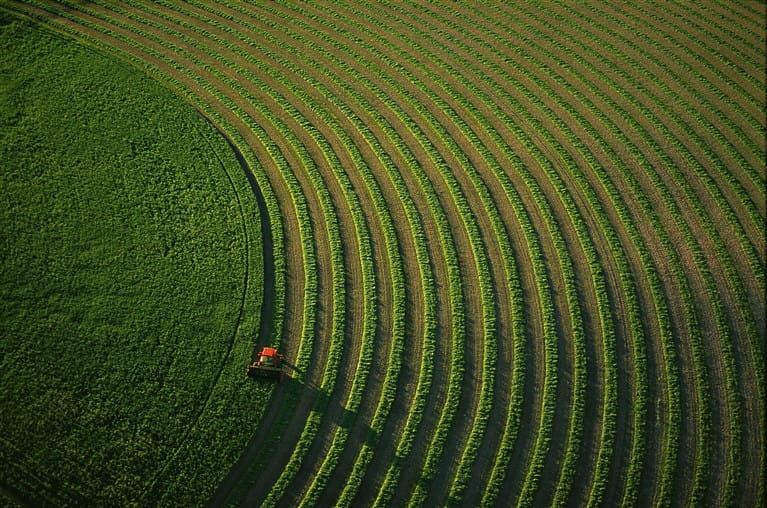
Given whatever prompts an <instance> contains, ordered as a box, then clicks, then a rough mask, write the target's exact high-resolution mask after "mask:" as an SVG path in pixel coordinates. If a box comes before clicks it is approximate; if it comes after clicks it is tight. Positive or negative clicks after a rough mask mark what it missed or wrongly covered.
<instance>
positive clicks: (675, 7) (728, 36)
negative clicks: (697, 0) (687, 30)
mask: <svg viewBox="0 0 767 508" xmlns="http://www.w3.org/2000/svg"><path fill="white" fill-rule="evenodd" d="M700 7H701V8H699V9H697V10H696V19H689V18H688V19H686V20H685V22H686V24H688V25H689V26H691V27H692V28H693V29H695V30H696V31H700V33H703V34H705V35H706V38H707V40H710V41H714V42H715V43H716V45H717V47H720V48H730V50H731V51H733V52H734V53H736V54H737V55H738V56H739V57H740V58H742V59H743V61H744V62H747V63H749V64H751V65H753V66H761V65H762V64H763V62H762V57H761V51H762V49H763V48H762V47H761V44H759V45H758V46H757V45H755V44H754V43H753V42H751V41H749V40H748V39H746V38H745V37H743V36H742V35H741V34H740V33H738V32H736V31H733V30H730V29H728V28H726V27H724V26H722V25H721V24H719V23H718V20H720V19H721V20H722V21H723V22H726V23H728V24H729V25H731V26H735V25H739V24H740V23H742V22H743V21H745V20H744V19H735V18H732V17H730V16H728V15H727V14H725V13H722V12H716V13H713V12H712V13H711V16H709V15H707V13H708V11H709V10H710V9H711V8H712V7H711V6H707V5H701V6H700ZM666 8H667V9H669V12H672V13H674V15H675V16H677V17H678V19H680V20H681V18H682V16H683V12H684V7H682V6H680V5H679V3H678V2H669V4H668V5H667V6H666ZM680 9H681V11H680ZM696 21H701V22H702V23H696ZM706 27H711V28H712V29H714V30H717V31H718V32H719V33H722V34H723V35H725V37H721V36H719V35H717V34H716V33H714V32H710V31H708V30H707V29H706ZM749 33H750V35H751V36H752V37H753V38H755V39H760V37H761V36H758V35H756V34H754V33H753V32H749ZM736 41H737V43H739V44H740V45H741V46H745V47H746V48H748V49H749V50H750V51H751V52H752V53H753V54H754V55H752V56H749V55H747V54H746V52H745V51H743V50H741V49H738V45H737V44H736Z"/></svg>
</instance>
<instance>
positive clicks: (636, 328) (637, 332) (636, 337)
mask: <svg viewBox="0 0 767 508" xmlns="http://www.w3.org/2000/svg"><path fill="white" fill-rule="evenodd" d="M504 33H505V32H504ZM509 33H511V34H515V33H514V31H511V32H509ZM515 35H517V37H524V36H520V35H519V34H515ZM531 39H532V38H531ZM518 40H519V39H518ZM528 42H530V41H528ZM539 49H540V48H539ZM525 55H526V56H529V53H528V52H525ZM541 70H544V69H541ZM549 72H550V71H549ZM537 81H538V84H539V86H540V85H541V82H540V80H537ZM546 92H547V96H548V97H553V98H556V97H557V95H556V94H555V93H554V92H553V90H551V89H550V88H547V89H546ZM558 102H559V101H558ZM560 105H562V103H560ZM563 107H566V106H563ZM566 109H568V112H569V113H570V114H572V115H575V111H574V110H573V108H572V107H569V108H567V107H566ZM547 115H548V116H549V118H550V119H551V120H552V121H553V122H555V124H559V125H558V130H559V131H561V132H563V133H567V134H568V137H569V140H570V142H572V143H574V146H576V147H578V148H579V151H580V152H581V154H582V155H583V156H584V158H585V160H587V161H591V162H590V166H591V169H592V171H597V172H598V173H600V179H601V180H602V183H603V185H607V183H608V182H609V180H607V173H606V172H605V171H604V169H603V168H601V166H600V165H599V164H597V163H596V161H594V160H593V156H592V155H591V154H590V153H589V152H588V151H587V150H586V149H585V147H583V144H582V142H580V141H579V140H578V139H577V137H575V136H574V135H573V134H572V132H570V131H569V129H568V128H567V126H566V125H564V124H562V122H561V121H560V120H558V119H557V118H556V116H555V115H553V114H552V113H551V112H550V111H549V112H548V113H547ZM580 123H581V125H582V126H585V127H587V128H588V124H587V123H584V122H583V120H581V121H580ZM591 132H592V133H594V130H593V128H591ZM595 139H599V136H598V135H595ZM613 163H614V164H615V167H621V166H622V164H621V163H620V161H617V160H616V159H615V157H613ZM610 187H612V190H610V191H609V194H610V195H611V196H612V203H611V204H612V205H613V207H614V208H615V209H616V210H618V211H621V215H622V222H623V224H624V225H625V226H626V227H628V228H629V230H630V231H631V237H632V240H633V242H634V243H635V245H638V247H639V248H641V249H642V250H644V251H645V254H646V247H644V245H642V240H641V238H640V237H639V234H638V232H637V231H636V228H635V227H634V226H633V222H632V219H631V217H630V216H628V215H627V211H626V210H625V207H623V206H621V203H622V199H621V198H620V197H619V196H618V195H617V193H616V190H615V189H614V186H612V185H611V184H610ZM584 191H586V188H584ZM590 200H591V202H592V207H593V208H594V209H598V200H596V199H595V198H593V197H592V198H590ZM600 215H601V213H600ZM602 220H603V219H601V218H600V221H602ZM604 229H605V231H608V229H607V228H604ZM609 234H610V236H612V235H613V234H614V233H612V232H611V233H609ZM608 240H609V241H610V243H611V245H614V246H615V247H614V248H613V251H614V252H615V253H616V254H617V253H619V252H620V248H619V245H618V243H616V239H615V238H614V237H613V238H612V239H610V238H608ZM621 257H623V256H621ZM643 257H644V264H645V266H646V267H648V266H651V261H649V260H648V258H647V257H646V256H643ZM619 263H620V265H623V267H622V269H621V271H622V276H621V277H622V279H623V280H624V294H625V295H626V297H627V298H629V299H630V301H631V302H630V305H631V306H632V307H633V308H634V309H635V310H634V316H635V318H634V319H633V320H632V323H631V324H632V327H631V328H632V335H633V341H634V346H635V351H636V355H637V358H638V359H640V360H639V361H641V363H642V367H641V369H640V372H641V371H643V369H644V367H643V365H644V361H645V360H644V358H645V355H644V353H643V352H642V349H643V347H642V344H641V342H638V341H641V340H642V339H641V337H642V329H641V323H640V322H638V321H637V319H636V314H635V313H636V312H637V311H636V307H635V306H636V303H635V298H636V296H635V295H634V292H633V291H632V290H631V286H630V285H629V284H628V281H627V280H626V279H627V278H629V277H630V275H629V274H628V271H627V270H628V267H627V266H626V265H625V263H626V260H625V258H624V259H623V260H619ZM620 265H619V266H620ZM653 275H655V274H654V268H653ZM656 301H659V303H660V304H662V300H656ZM662 305H663V304H662ZM640 375H641V376H642V377H644V374H640ZM642 386H644V383H642ZM637 390H641V389H640V388H638V389H637ZM635 396H636V397H638V398H640V400H642V401H644V400H645V399H644V397H645V396H644V394H643V393H642V392H641V391H637V392H636V393H635ZM644 411H645V410H644V407H643V406H642V407H641V409H639V410H638V412H637V413H635V420H634V421H635V422H636V423H637V424H639V422H641V421H642V420H641V419H639V418H643V417H644V414H645V413H644ZM633 447H634V449H635V450H637V451H638V452H639V451H640V450H643V448H644V444H643V440H642V441H637V437H636V436H635V440H634V444H633ZM636 457H641V454H638V455H633V456H632V466H633V467H632V469H633V472H632V474H631V475H630V476H631V478H633V479H632V481H631V485H633V486H636V484H637V483H638V471H639V469H638V467H639V466H638V464H637V462H636V461H635V460H634V459H636ZM627 488H628V487H627Z"/></svg>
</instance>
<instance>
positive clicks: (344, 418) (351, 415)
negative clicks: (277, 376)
mask: <svg viewBox="0 0 767 508" xmlns="http://www.w3.org/2000/svg"><path fill="white" fill-rule="evenodd" d="M282 365H283V367H284V369H285V371H286V376H285V377H284V379H283V380H282V381H281V382H280V386H279V387H278V389H281V390H285V391H286V392H288V393H287V394H286V395H288V396H290V395H293V396H294V397H295V394H298V397H299V398H300V399H303V400H306V399H309V400H313V401H314V403H313V405H312V407H311V409H315V410H319V411H320V412H322V413H323V414H324V416H323V420H324V423H323V425H328V424H329V425H330V426H333V427H335V426H338V427H341V428H344V429H347V430H351V429H352V428H354V434H362V435H364V436H367V438H366V439H365V440H366V441H368V440H369V441H372V442H375V441H376V440H377V436H376V435H371V434H374V433H373V431H372V429H371V428H370V426H369V425H362V424H360V422H359V421H358V416H359V414H358V411H352V410H350V409H348V408H346V406H344V405H343V404H342V401H339V400H334V399H333V397H332V393H331V392H329V391H328V390H325V389H323V388H322V387H321V386H319V385H317V384H316V383H314V382H312V381H302V380H301V379H302V378H305V377H306V372H304V371H303V370H302V369H300V368H298V367H297V366H296V365H294V364H292V363H290V362H289V361H287V360H283V362H282ZM299 404H300V402H299Z"/></svg>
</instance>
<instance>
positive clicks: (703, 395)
mask: <svg viewBox="0 0 767 508" xmlns="http://www.w3.org/2000/svg"><path fill="white" fill-rule="evenodd" d="M616 130H617V129H616ZM688 239H690V240H691V239H692V238H691V237H690V236H689V235H688ZM668 247H669V248H670V244H669V245H668ZM669 250H671V249H669ZM679 276H680V277H684V274H683V273H682V272H681V269H679ZM686 300H687V302H686V305H687V308H688V309H690V308H691V307H692V306H693V303H692V298H691V295H690V293H689V289H686ZM687 312H688V316H689V315H690V313H691V311H689V310H688V311H687ZM692 312H694V311H692ZM693 323H694V322H693ZM693 328H695V325H694V324H693ZM692 339H693V340H692V342H693V345H694V348H695V352H694V354H695V356H696V359H695V362H696V372H697V374H696V375H698V376H700V375H702V374H701V371H703V370H705V365H704V364H703V361H702V359H701V354H702V353H701V345H700V344H699V340H700V339H699V331H698V332H694V335H693V337H692ZM706 385H707V383H706V382H705V381H704V380H702V379H700V378H699V383H698V397H699V400H700V401H701V403H702V404H707V402H708V398H709V396H708V392H707V391H706V388H705V386H706ZM705 422H707V417H704V423H702V424H701V428H702V429H703V430H702V432H703V433H706V432H708V430H707V429H706V427H707V426H708V425H709V424H708V423H705ZM701 441H702V444H701V445H700V446H704V443H705V442H706V438H705V436H704V438H703V439H702V440H701ZM707 455H708V452H706V451H699V458H700V459H701V460H702V463H703V467H702V468H699V470H698V477H697V481H696V484H697V489H700V488H702V487H705V475H706V474H707V471H706V470H705V464H707V459H706V458H705V457H707Z"/></svg>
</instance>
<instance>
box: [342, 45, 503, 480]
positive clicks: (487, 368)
mask: <svg viewBox="0 0 767 508" xmlns="http://www.w3.org/2000/svg"><path fill="white" fill-rule="evenodd" d="M357 60H358V61H361V59H359V58H358V59H357ZM411 105H413V106H414V107H416V109H419V108H420V105H415V104H411ZM419 113H421V115H422V116H423V117H426V118H428V116H427V112H426V111H425V110H420V111H419ZM407 123H408V124H410V125H409V128H410V129H411V132H415V133H416V134H419V132H418V130H417V129H418V128H417V126H415V125H414V124H413V123H412V122H411V121H409V120H407ZM432 127H434V128H436V126H435V125H434V124H432ZM439 135H440V137H441V141H442V142H443V144H447V143H449V140H448V138H447V137H446V136H447V134H446V133H445V132H444V131H443V132H441V133H440V134H439ZM418 137H419V138H420V139H421V140H422V146H426V148H427V149H428V152H429V155H430V156H431V157H432V160H435V161H439V162H438V164H441V168H442V169H443V170H442V174H443V178H445V179H446V180H448V182H449V185H450V187H451V188H453V189H458V183H457V181H456V180H453V179H452V178H451V176H452V174H451V173H449V172H448V171H447V170H446V169H444V168H445V163H444V162H443V161H441V156H440V155H439V154H438V153H437V152H436V151H435V150H434V148H433V147H432V146H431V145H426V144H427V143H428V141H427V140H426V138H425V137H424V136H423V134H419V135H418ZM458 192H459V191H458V190H456V191H455V193H454V197H455V199H456V201H457V202H458V203H459V205H460V206H461V208H462V213H463V216H464V217H470V214H471V211H470V209H469V207H468V203H467V202H466V201H465V198H462V197H460V198H459V196H460V195H458V194H457V193H458ZM468 224H471V223H470V222H468ZM469 233H470V235H471V236H472V237H475V238H478V237H479V231H478V229H476V226H472V227H471V228H470V229H469ZM474 245H475V247H474V248H473V250H474V253H475V259H478V260H479V261H478V262H477V265H478V269H479V271H480V285H481V291H482V295H483V322H484V323H485V344H486V348H485V358H484V362H483V363H484V367H483V378H484V379H485V384H483V387H484V386H487V385H489V384H492V381H493V374H492V368H493V364H494V362H495V355H494V349H493V348H492V345H493V344H492V334H493V332H494V325H493V322H494V316H493V314H492V303H491V298H492V296H491V290H490V288H489V286H488V285H487V283H485V284H483V283H482V281H486V280H488V279H489V270H488V269H487V264H486V262H483V261H482V258H481V250H480V249H479V248H478V247H477V246H476V245H477V243H476V242H475V243H474ZM483 268H484V269H483ZM483 395H484V397H482V396H481V398H483V399H484V403H485V407H487V405H489V402H490V400H491V394H490V393H488V392H487V391H486V390H485V389H483ZM482 409H483V408H482V407H481V408H480V414H479V416H478V419H479V420H480V421H482V420H486V419H487V416H486V414H484V415H483V414H482ZM476 427H479V428H480V429H481V428H482V427H483V426H482V425H481V424H479V425H476ZM470 442H471V440H470ZM428 460H429V459H428V458H427V464H428V463H429V461H428ZM427 468H428V466H427ZM428 473H429V471H428V469H427V471H426V475H428Z"/></svg>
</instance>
